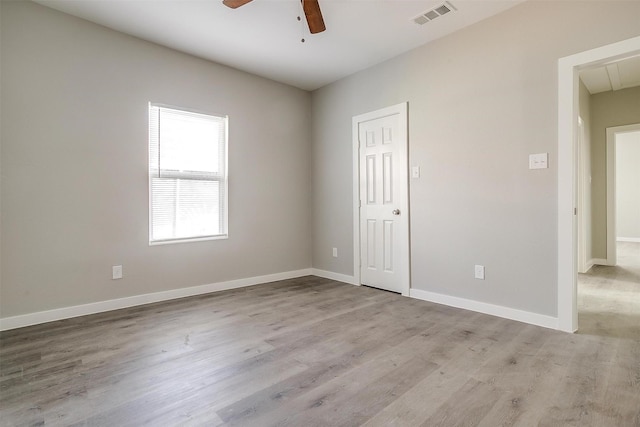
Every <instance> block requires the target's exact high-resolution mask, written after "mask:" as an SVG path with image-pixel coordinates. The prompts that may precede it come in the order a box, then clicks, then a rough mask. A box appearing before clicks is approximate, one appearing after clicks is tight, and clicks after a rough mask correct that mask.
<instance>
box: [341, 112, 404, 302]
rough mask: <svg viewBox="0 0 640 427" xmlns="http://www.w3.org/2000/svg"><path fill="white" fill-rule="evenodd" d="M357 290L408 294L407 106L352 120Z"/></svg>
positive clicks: (364, 115)
mask: <svg viewBox="0 0 640 427" xmlns="http://www.w3.org/2000/svg"><path fill="white" fill-rule="evenodd" d="M354 138H356V139H357V143H358V170H359V176H358V184H359V186H358V193H357V194H359V203H358V205H359V224H358V228H359V241H360V242H359V245H358V246H356V250H357V249H358V248H359V251H360V253H359V255H360V256H359V261H360V262H359V264H360V265H359V273H360V274H359V276H360V282H359V283H360V284H363V285H368V286H373V287H376V288H381V289H385V290H389V291H393V292H399V293H402V294H403V295H408V294H409V287H410V286H409V211H408V206H409V203H408V164H407V142H408V141H407V104H406V103H405V104H399V105H396V106H393V107H389V108H385V109H383V110H378V111H375V112H372V113H368V114H363V115H360V116H357V117H354Z"/></svg>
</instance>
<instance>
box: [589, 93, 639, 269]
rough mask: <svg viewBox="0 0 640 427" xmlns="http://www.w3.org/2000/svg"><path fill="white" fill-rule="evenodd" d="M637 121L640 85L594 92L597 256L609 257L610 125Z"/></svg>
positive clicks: (592, 132)
mask: <svg viewBox="0 0 640 427" xmlns="http://www.w3.org/2000/svg"><path fill="white" fill-rule="evenodd" d="M634 123H640V87H634V88H629V89H622V90H617V91H611V92H602V93H597V94H595V95H591V172H592V175H593V182H592V189H593V193H592V196H593V197H592V199H591V204H592V213H593V229H592V238H593V257H594V258H600V259H606V258H607V167H606V166H607V160H606V159H607V156H606V154H607V128H608V127H614V126H624V125H630V124H634Z"/></svg>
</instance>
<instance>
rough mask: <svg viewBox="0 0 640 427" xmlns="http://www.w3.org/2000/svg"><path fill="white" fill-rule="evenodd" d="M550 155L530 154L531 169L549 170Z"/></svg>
mask: <svg viewBox="0 0 640 427" xmlns="http://www.w3.org/2000/svg"><path fill="white" fill-rule="evenodd" d="M548 167H549V153H539V154H529V169H547V168H548Z"/></svg>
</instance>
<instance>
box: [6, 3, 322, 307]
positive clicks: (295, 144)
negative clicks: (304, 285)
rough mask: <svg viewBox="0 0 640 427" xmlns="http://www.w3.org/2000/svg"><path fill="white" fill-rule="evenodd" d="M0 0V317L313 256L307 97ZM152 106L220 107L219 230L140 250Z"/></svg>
mask: <svg viewBox="0 0 640 427" xmlns="http://www.w3.org/2000/svg"><path fill="white" fill-rule="evenodd" d="M1 3H2V25H1V40H2V42H1V43H2V45H1V49H2V66H1V70H0V71H1V81H0V84H1V90H2V101H1V102H2V104H1V111H2V116H1V120H2V130H1V135H0V136H1V138H2V165H1V167H2V189H1V190H2V215H1V217H2V230H1V233H2V242H1V245H2V252H1V258H2V267H3V268H2V275H1V277H2V287H1V295H0V296H1V298H0V299H1V301H2V302H1V306H0V310H1V313H2V317H9V316H14V315H20V314H26V313H31V312H37V311H42V310H48V309H54V308H59V307H66V306H72V305H77V304H85V303H91V302H96V301H102V300H109V299H114V298H121V297H127V296H131V295H138V294H144V293H150V292H157V291H164V290H169V289H175V288H180V287H188V286H195V285H202V284H209V283H215V282H220V281H226V280H230V279H238V278H246V277H253V276H258V275H265V274H271V273H280V272H285V271H291V270H297V269H302V268H309V267H311V246H310V231H311V230H310V197H309V188H310V185H311V184H310V175H309V167H310V126H311V125H310V105H311V104H310V102H311V96H310V94H309V93H307V92H305V91H302V90H298V89H294V88H291V87H289V86H286V85H282V84H279V83H275V82H272V81H269V80H265V79H262V78H258V77H255V76H252V75H249V74H246V73H243V72H239V71H237V70H233V69H230V68H227V67H223V66H220V65H216V64H213V63H210V62H207V61H204V60H200V59H196V58H194V57H191V56H188V55H185V54H181V53H178V52H175V51H172V50H170V49H166V48H163V47H160V46H157V45H154V44H150V43H147V42H144V41H141V40H138V39H135V38H133V37H129V36H126V35H123V34H120V33H117V32H114V31H111V30H108V29H106V28H103V27H100V26H97V25H95V24H92V23H89V22H86V21H83V20H80V19H77V18H74V17H71V16H68V15H65V14H62V13H59V12H57V11H53V10H51V9H48V8H45V7H43V6H40V5H37V4H33V3H30V2H5V1H3V2H1ZM149 101H151V102H159V103H165V104H170V105H175V106H181V107H186V108H191V109H196V110H199V111H204V112H211V113H222V114H228V115H229V117H230V147H229V171H230V180H229V183H230V184H229V192H230V196H229V197H230V199H229V216H230V219H229V233H230V238H229V239H228V240H219V241H207V242H198V243H184V244H174V245H164V246H154V247H149V245H148V193H147V103H148V102H149ZM115 264H122V265H123V266H124V279H123V280H118V281H112V280H110V279H111V266H112V265H115Z"/></svg>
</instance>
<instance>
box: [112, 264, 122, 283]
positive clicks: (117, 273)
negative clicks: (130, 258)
mask: <svg viewBox="0 0 640 427" xmlns="http://www.w3.org/2000/svg"><path fill="white" fill-rule="evenodd" d="M111 279H113V280H118V279H122V266H121V265H114V266H113V267H111Z"/></svg>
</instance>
